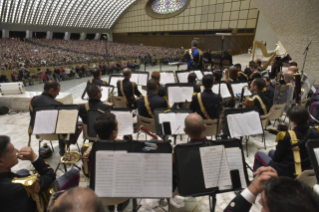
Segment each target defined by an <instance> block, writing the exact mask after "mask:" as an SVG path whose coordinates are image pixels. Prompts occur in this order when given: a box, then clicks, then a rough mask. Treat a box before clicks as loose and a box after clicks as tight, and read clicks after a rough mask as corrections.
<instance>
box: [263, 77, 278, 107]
mask: <svg viewBox="0 0 319 212" xmlns="http://www.w3.org/2000/svg"><path fill="white" fill-rule="evenodd" d="M264 80H265V82H266V91H265V96H266V97H268V99H269V101H270V107H271V106H272V105H273V102H274V95H275V87H274V86H273V85H272V84H271V81H270V78H269V77H264Z"/></svg>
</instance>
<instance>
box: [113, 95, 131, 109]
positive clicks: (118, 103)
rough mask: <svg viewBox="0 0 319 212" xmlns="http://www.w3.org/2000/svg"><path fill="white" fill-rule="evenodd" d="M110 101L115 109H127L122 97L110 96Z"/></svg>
mask: <svg viewBox="0 0 319 212" xmlns="http://www.w3.org/2000/svg"><path fill="white" fill-rule="evenodd" d="M112 101H113V104H114V106H115V108H127V104H126V102H125V99H124V97H122V96H112Z"/></svg>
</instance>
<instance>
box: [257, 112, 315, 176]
mask: <svg viewBox="0 0 319 212" xmlns="http://www.w3.org/2000/svg"><path fill="white" fill-rule="evenodd" d="M287 117H288V118H289V120H290V122H291V123H292V124H293V125H294V129H293V130H291V131H288V132H284V131H282V132H279V133H278V134H277V137H276V142H277V146H276V150H270V151H269V153H268V155H266V154H265V153H263V152H257V153H256V155H255V163H254V170H257V169H258V168H259V167H260V166H271V167H273V168H274V169H276V171H277V172H278V175H279V176H286V177H290V178H295V177H296V174H297V175H299V174H300V173H301V172H302V171H304V170H307V169H312V165H311V161H310V159H309V155H308V152H307V149H306V140H307V139H314V138H318V137H319V132H318V130H317V129H314V128H309V125H308V120H309V112H308V110H307V109H305V108H303V107H301V106H295V107H291V108H289V109H288V111H287ZM295 139H296V140H295ZM297 139H298V140H297ZM294 154H297V155H300V158H301V164H300V165H298V164H296V161H295V157H294ZM296 168H298V169H296Z"/></svg>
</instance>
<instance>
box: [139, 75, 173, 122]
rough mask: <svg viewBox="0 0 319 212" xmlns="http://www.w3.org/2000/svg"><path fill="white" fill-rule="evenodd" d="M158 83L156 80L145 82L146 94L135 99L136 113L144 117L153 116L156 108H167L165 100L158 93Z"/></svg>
mask: <svg viewBox="0 0 319 212" xmlns="http://www.w3.org/2000/svg"><path fill="white" fill-rule="evenodd" d="M157 93H158V84H157V81H156V80H153V79H151V80H149V81H148V82H147V95H146V96H144V97H143V98H141V99H139V100H137V108H138V114H139V115H140V116H143V117H146V118H154V110H155V109H156V108H169V106H168V103H167V101H166V100H165V99H164V98H162V97H160V96H159V95H158V94H157Z"/></svg>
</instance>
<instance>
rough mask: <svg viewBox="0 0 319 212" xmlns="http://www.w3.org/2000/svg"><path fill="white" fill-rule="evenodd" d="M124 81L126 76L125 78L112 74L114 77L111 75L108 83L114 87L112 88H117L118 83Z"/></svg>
mask: <svg viewBox="0 0 319 212" xmlns="http://www.w3.org/2000/svg"><path fill="white" fill-rule="evenodd" d="M123 79H124V76H123V75H119V74H112V75H110V77H109V82H108V84H109V85H112V86H114V87H117V81H119V80H123Z"/></svg>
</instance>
